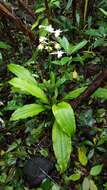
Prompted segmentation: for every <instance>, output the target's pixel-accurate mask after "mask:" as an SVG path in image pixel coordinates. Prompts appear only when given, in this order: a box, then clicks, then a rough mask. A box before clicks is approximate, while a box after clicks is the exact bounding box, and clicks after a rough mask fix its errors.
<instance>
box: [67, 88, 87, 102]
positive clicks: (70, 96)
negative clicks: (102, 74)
mask: <svg viewBox="0 0 107 190" xmlns="http://www.w3.org/2000/svg"><path fill="white" fill-rule="evenodd" d="M85 89H86V87H81V88H77V89H75V90H72V91H71V92H68V93H67V95H65V97H64V100H72V99H74V98H77V97H78V96H79V95H80V94H81V93H83V92H84V90H85Z"/></svg>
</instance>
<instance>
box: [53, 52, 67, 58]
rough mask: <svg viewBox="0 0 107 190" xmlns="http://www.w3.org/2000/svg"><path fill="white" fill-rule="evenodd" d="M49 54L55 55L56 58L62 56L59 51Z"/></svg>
mask: <svg viewBox="0 0 107 190" xmlns="http://www.w3.org/2000/svg"><path fill="white" fill-rule="evenodd" d="M51 54H53V55H57V57H58V58H61V57H62V55H63V54H64V52H63V51H61V50H59V51H56V52H53V53H51Z"/></svg>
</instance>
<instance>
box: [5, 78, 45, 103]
mask: <svg viewBox="0 0 107 190" xmlns="http://www.w3.org/2000/svg"><path fill="white" fill-rule="evenodd" d="M9 83H10V84H11V85H12V86H14V87H15V88H19V89H20V90H21V91H23V92H27V93H28V94H31V95H32V96H35V97H37V98H39V99H41V100H42V101H43V102H44V103H48V99H47V97H46V95H45V93H44V91H43V90H42V89H41V88H40V87H39V86H38V85H37V84H36V83H35V84H34V82H33V81H29V82H28V81H27V80H24V79H22V78H16V77H15V78H13V79H11V80H10V81H9Z"/></svg>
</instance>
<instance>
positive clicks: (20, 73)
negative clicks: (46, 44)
mask: <svg viewBox="0 0 107 190" xmlns="http://www.w3.org/2000/svg"><path fill="white" fill-rule="evenodd" d="M8 69H9V71H11V72H12V73H13V74H15V75H16V76H17V77H19V78H21V79H24V80H27V81H32V82H34V83H36V80H35V79H34V77H32V75H31V73H30V72H29V71H28V69H26V68H24V67H23V66H20V65H16V64H9V65H8Z"/></svg>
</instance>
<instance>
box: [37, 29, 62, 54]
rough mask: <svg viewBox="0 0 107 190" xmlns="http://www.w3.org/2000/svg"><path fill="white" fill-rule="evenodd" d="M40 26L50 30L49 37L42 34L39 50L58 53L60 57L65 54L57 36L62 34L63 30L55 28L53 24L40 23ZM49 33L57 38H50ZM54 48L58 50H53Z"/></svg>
mask: <svg viewBox="0 0 107 190" xmlns="http://www.w3.org/2000/svg"><path fill="white" fill-rule="evenodd" d="M39 28H40V29H43V30H45V31H47V32H48V37H46V36H45V37H44V36H40V38H39V45H38V49H39V50H43V49H45V50H47V51H48V52H49V53H50V54H52V55H57V57H58V58H61V57H62V55H63V54H64V52H63V51H61V46H60V44H59V43H58V42H57V38H58V37H59V36H60V34H61V32H62V31H61V30H60V29H57V30H55V29H54V28H53V27H52V25H48V26H43V25H40V26H39ZM49 35H54V37H55V38H56V40H49ZM53 50H56V51H53Z"/></svg>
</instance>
